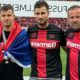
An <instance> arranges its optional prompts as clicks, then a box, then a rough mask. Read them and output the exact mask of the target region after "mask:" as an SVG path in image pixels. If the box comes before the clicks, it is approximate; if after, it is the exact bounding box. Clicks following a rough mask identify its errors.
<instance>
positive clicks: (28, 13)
mask: <svg viewBox="0 0 80 80" xmlns="http://www.w3.org/2000/svg"><path fill="white" fill-rule="evenodd" d="M36 1H38V0H0V3H1V5H5V4H12V5H13V7H14V10H15V14H16V16H24V17H34V13H33V10H34V4H35V2H36ZM46 1H47V2H48V4H49V8H50V9H49V11H50V16H49V17H55V18H66V17H67V15H66V11H67V9H68V8H69V7H70V6H72V5H80V2H79V1H53V0H46Z"/></svg>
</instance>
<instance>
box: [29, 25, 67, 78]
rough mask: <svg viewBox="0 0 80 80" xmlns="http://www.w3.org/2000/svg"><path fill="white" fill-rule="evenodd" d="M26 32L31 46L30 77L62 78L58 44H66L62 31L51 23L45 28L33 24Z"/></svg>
mask: <svg viewBox="0 0 80 80" xmlns="http://www.w3.org/2000/svg"><path fill="white" fill-rule="evenodd" d="M28 32H29V34H30V35H29V37H30V44H31V47H32V70H31V77H39V78H54V77H56V78H58V77H59V78H62V63H61V59H60V46H65V45H66V43H65V42H66V41H65V35H64V32H63V31H62V30H61V29H60V28H59V27H57V26H55V25H52V24H49V25H48V27H47V28H45V29H40V28H38V25H34V26H32V27H29V29H28Z"/></svg>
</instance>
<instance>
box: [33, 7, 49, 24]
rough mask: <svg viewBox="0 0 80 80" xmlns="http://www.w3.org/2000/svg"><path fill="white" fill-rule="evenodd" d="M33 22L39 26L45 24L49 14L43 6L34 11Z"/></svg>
mask: <svg viewBox="0 0 80 80" xmlns="http://www.w3.org/2000/svg"><path fill="white" fill-rule="evenodd" d="M34 15H35V20H36V22H37V23H38V24H39V25H44V24H47V22H48V16H49V12H48V10H47V9H46V7H45V6H42V7H40V8H36V9H35V10H34Z"/></svg>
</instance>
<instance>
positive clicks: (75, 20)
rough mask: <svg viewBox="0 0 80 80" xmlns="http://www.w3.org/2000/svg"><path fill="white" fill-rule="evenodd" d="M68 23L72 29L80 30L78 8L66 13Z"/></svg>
mask: <svg viewBox="0 0 80 80" xmlns="http://www.w3.org/2000/svg"><path fill="white" fill-rule="evenodd" d="M68 23H69V25H70V27H72V28H73V29H75V30H77V29H80V8H74V9H71V10H69V11H68Z"/></svg>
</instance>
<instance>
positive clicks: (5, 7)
mask: <svg viewBox="0 0 80 80" xmlns="http://www.w3.org/2000/svg"><path fill="white" fill-rule="evenodd" d="M7 10H12V12H13V13H14V9H13V7H12V6H11V4H5V5H4V6H1V8H0V12H1V11H7Z"/></svg>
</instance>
